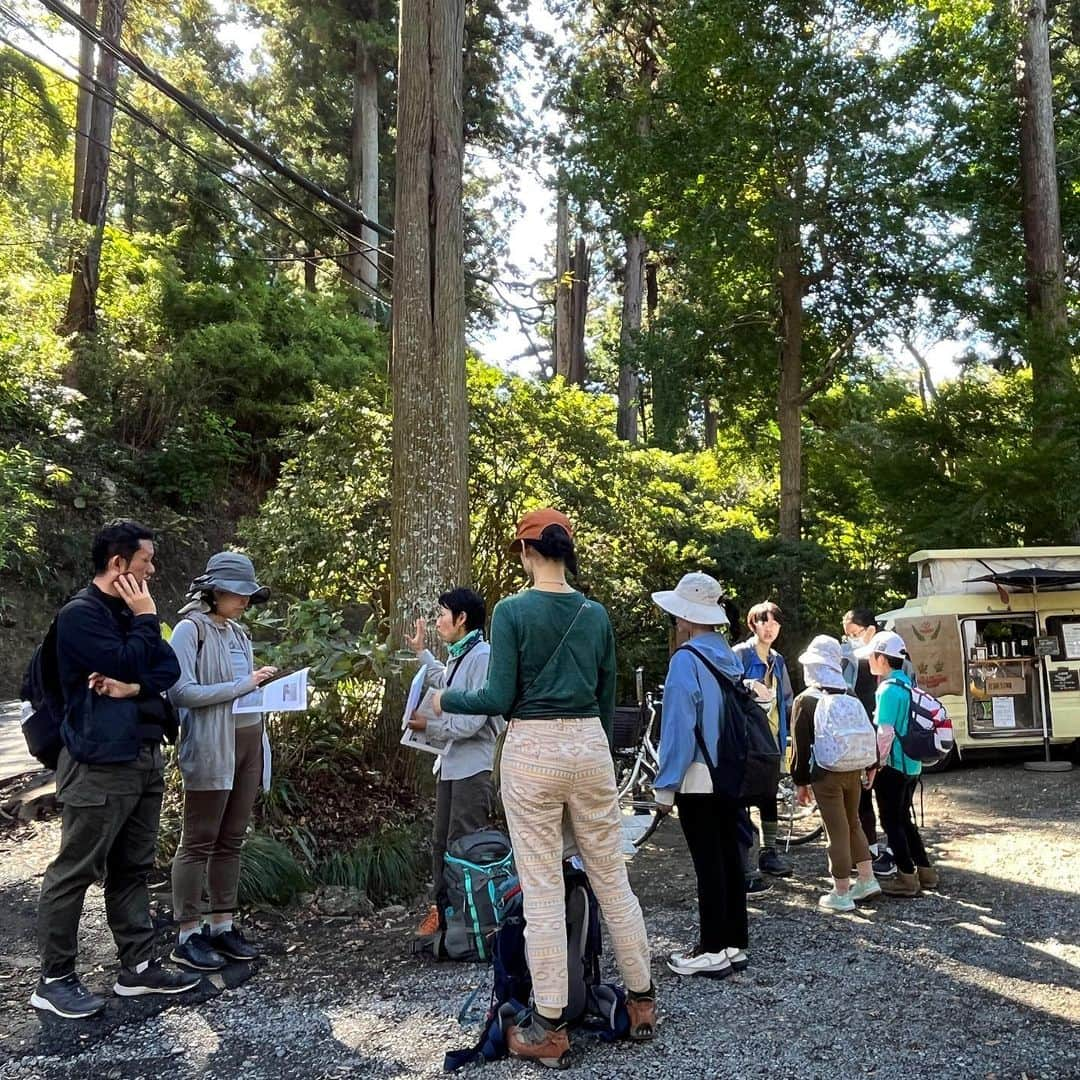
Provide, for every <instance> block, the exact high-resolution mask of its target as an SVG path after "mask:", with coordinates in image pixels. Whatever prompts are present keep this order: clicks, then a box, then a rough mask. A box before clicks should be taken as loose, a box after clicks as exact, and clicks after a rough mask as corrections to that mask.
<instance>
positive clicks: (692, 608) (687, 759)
mask: <svg viewBox="0 0 1080 1080" xmlns="http://www.w3.org/2000/svg"><path fill="white" fill-rule="evenodd" d="M652 598H653V601H654V603H656V604H657V605H658V606H659V607H661V608H662V609H663V610H664V611H666V612H667V613H668V614H669V615H670V616H671V617H672V619H673V620H674V622H675V628H676V640H684V641H685V642H686V644H685V645H683V646H681V647H680V648H678V649H676V651H675V652H674V653H673V654H672V657H671V663H670V666H669V667H668V672H667V679H666V680H665V682H664V720H663V724H662V725H661V734H660V767H659V772H658V774H657V777H656V782H655V783H654V785H653V788H654V791H655V793H656V800H657V803H658V804H659V806H660V807H661V812H665V813H666V812H667V810H669V809H670V808H671V806H672V805H675V806H677V807H678V808H679V824H680V825H681V826H682V830H683V834H684V835H685V837H686V844H687V847H689V849H690V857H691V858H692V859H693V862H694V870H695V872H696V874H697V882H698V913H699V919H700V934H699V938H698V941H697V944H695V945H694V946H693V947H692V948H689V949H686V950H684V951H681V952H674V953H672V954H671V955H670V956H669V957H668V967H669V968H671V970H672V971H674V972H675V973H676V974H677V975H703V976H707V977H710V978H714V979H718V978H724V977H725V976H727V975H730V974H731V972H732V971H739V970H742V969H743V968H745V967H746V965H747V957H746V946H747V940H748V939H747V916H746V890H745V888H744V883H743V865H742V850H741V847H740V824H741V821H742V819H743V816H744V813H745V812H744V810H743V808H742V807H741V806H740V805H739V804H738V803H737V802H736V801H735V800H733V799H730V798H727V797H725V796H724V795H720V794H717V793H715V792H714V791H713V783H712V775H711V771H710V768H709V766H708V765H707V764H706V761H705V757H704V755H703V754H702V751H701V749H700V746H699V745H698V735H697V734H696V732H697V731H698V730H700V735H701V742H703V743H704V745H705V746H706V747H714V748H715V747H718V744H719V742H720V725H721V724H722V723H724V721H725V717H726V708H725V696H724V690H723V688H722V686H721V682H720V680H719V679H718V678H717V677H716V676H715V675H714V674H713V673H712V671H711V670H710V668H714V669H716V671H717V672H719V674H720V675H721V676H723V677H725V678H727V679H731V680H739V679H741V678H742V665H741V664H740V663H739V661H738V660H737V659H736V657H735V654H734V653H733V652H732V651H731V646H730V645H728V643H727V639H726V638H725V637H724V635H723V634H721V633H718V632H717V627H719V626H726V625H727V624H728V621H729V620H728V615H727V612H726V611H725V607H724V597H723V590H722V589H721V588H720V584H719V582H718V581H716V579H715V578H712V577H710V576H709V575H708V574H702V573H693V574H687V575H686V576H685V577H683V579H682V580H681V581H680V582H679V584H678V585H677V586H676V587H675V588H674V589H672V590H670V591H667V592H657V593H653V596H652ZM714 764H715V761H714Z"/></svg>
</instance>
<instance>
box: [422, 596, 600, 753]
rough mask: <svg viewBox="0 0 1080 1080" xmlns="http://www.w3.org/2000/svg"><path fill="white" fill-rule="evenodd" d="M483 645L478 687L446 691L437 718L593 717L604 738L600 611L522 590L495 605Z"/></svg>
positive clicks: (589, 603) (578, 599) (577, 600)
mask: <svg viewBox="0 0 1080 1080" xmlns="http://www.w3.org/2000/svg"><path fill="white" fill-rule="evenodd" d="M582 605H584V610H582ZM579 612H580V614H579ZM575 616H577V621H576V622H575V623H574V624H573V628H572V629H571V630H570V633H569V634H568V635H567V637H566V640H565V641H564V642H563V643H562V647H561V648H559V653H558V656H556V657H555V658H554V659H553V660H552V661H551V663H550V664H549V663H548V660H549V659H550V658H551V656H552V654H553V653H554V652H555V650H556V648H558V647H559V642H560V640H561V639H562V636H563V634H564V633H566V630H567V628H568V627H569V626H570V624H571V621H572V620H573V619H574V617H575ZM490 641H491V659H490V660H489V662H488V675H487V683H486V685H485V686H483V687H482V688H481V689H479V690H453V689H451V690H448V691H447V692H446V693H445V694H443V699H442V707H443V709H444V710H445V711H447V712H454V713H478V714H479V713H482V714H484V715H487V716H499V715H501V716H505V717H507V719H512V718H517V719H520V720H541V719H554V718H557V717H585V716H599V717H600V721H601V723H602V724H603V725H604V730H605V731H606V732H607V733H608V738H609V739H610V738H611V722H612V716H613V713H614V710H615V635H614V634H613V633H612V631H611V622H610V621H609V620H608V614H607V611H606V610H605V609H604V607H603V605H601V604H598V603H596V602H595V601H593V600H586V599H585V597H583V596H582V595H581V593H579V592H569V593H552V592H541V591H540V590H538V589H526V590H525V591H524V592H521V593H518V594H517V595H515V596H508V597H507V598H506V599H505V600H500V601H499V603H497V604H496V605H495V610H494V612H492V616H491V634H490ZM545 665H547V666H546V667H545Z"/></svg>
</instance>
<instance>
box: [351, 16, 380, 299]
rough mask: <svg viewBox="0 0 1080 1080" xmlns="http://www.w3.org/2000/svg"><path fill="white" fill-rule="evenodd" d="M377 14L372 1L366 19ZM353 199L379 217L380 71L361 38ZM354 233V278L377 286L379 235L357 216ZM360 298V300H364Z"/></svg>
mask: <svg viewBox="0 0 1080 1080" xmlns="http://www.w3.org/2000/svg"><path fill="white" fill-rule="evenodd" d="M377 16H378V5H377V4H376V3H375V0H372V3H371V10H370V14H369V20H368V21H371V22H374V20H375V19H376V18H377ZM353 48H354V65H353V114H352V145H351V157H350V161H351V165H352V178H351V180H352V184H351V187H352V200H353V202H354V203H355V205H357V206H359V207H360V209H361V210H362V211H363V212H364V214H365V215H366V216H367V217H368V218H369V219H370V220H371V221H378V220H379V73H378V69H377V67H376V64H375V59H374V57H373V56H372V54H371V49H370V48H369V47H368V46H367V44H366V43H365V42H364V41H362V40H361V39H360V38H357V39H356V40H355V41H354V43H353ZM353 232H354V233H355V234H356V235H357V236H358V237H359V239H360V243H359V244H357V245H356V246H357V247H359V248H360V250H359V251H358V252H356V254H354V255H353V257H352V259H351V260H350V269H351V271H352V274H353V276H354V278H356V279H357V280H358V281H359V282H360V283H361V284H362V285H365V286H367V287H368V288H369V289H377V288H378V285H379V252H378V248H379V237H378V234H377V233H376V232H375V231H374V230H373V229H370V228H368V227H366V226H364V225H362V224H361V223H360V220H359V218H358V219H356V221H355V223H354V226H353ZM363 302H364V301H363V298H361V303H363Z"/></svg>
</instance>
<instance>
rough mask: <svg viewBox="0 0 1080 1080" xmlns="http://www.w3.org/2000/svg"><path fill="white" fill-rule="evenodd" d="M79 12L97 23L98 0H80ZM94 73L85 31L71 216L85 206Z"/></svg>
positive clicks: (91, 49)
mask: <svg viewBox="0 0 1080 1080" xmlns="http://www.w3.org/2000/svg"><path fill="white" fill-rule="evenodd" d="M79 14H80V15H82V17H83V18H84V19H85V20H86V21H87V22H88V23H91V24H92V25H94V26H97V16H98V0H79ZM93 73H94V43H93V41H92V40H91V39H90V38H88V37H87V36H86V35H85V34H80V35H79V93H78V98H77V99H76V104H75V185H74V190H73V191H72V197H71V216H72V218H74V219H75V220H76V221H78V220H79V209H80V207H81V206H82V190H83V180H84V178H85V176H86V148H87V147H88V146H89V145H90V141H89V139H88V138H87V133H88V132H89V131H90V111H91V106H92V105H93V102H94V98H93V96H92V95H91V93H90V90H91V83H90V78H89V76H91V75H93Z"/></svg>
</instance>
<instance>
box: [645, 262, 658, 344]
mask: <svg viewBox="0 0 1080 1080" xmlns="http://www.w3.org/2000/svg"><path fill="white" fill-rule="evenodd" d="M659 306H660V285H659V283H658V281H657V279H656V261H655V260H650V261H649V262H647V263H646V264H645V326H646V327H647V328H648V329H649V330H652V328H653V326H654V325H655V323H656V309H657V308H658V307H659Z"/></svg>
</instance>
